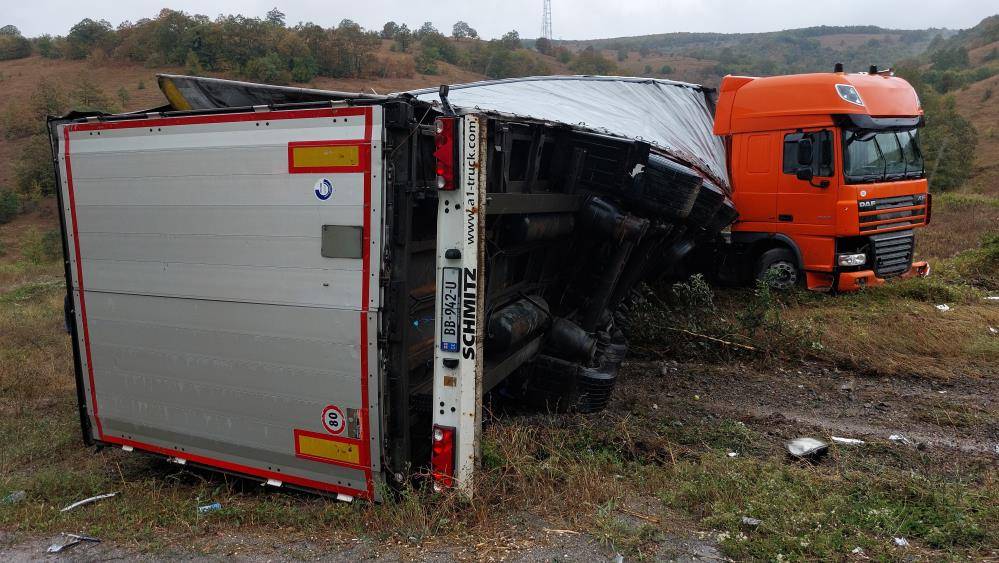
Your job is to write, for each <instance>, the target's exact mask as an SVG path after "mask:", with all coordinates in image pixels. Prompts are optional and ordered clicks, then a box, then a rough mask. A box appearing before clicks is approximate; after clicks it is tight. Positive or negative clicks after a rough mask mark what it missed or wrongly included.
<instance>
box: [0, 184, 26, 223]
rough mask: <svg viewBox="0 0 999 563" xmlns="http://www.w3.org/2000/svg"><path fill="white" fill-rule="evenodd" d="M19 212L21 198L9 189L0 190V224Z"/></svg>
mask: <svg viewBox="0 0 999 563" xmlns="http://www.w3.org/2000/svg"><path fill="white" fill-rule="evenodd" d="M20 212H21V198H20V197H18V195H17V193H15V192H13V191H11V190H0V224H3V223H7V222H8V221H10V220H11V219H13V218H14V217H16V216H17V214H18V213H20Z"/></svg>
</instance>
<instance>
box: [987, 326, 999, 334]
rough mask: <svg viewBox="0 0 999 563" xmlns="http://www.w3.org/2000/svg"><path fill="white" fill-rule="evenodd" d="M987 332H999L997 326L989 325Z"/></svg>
mask: <svg viewBox="0 0 999 563" xmlns="http://www.w3.org/2000/svg"><path fill="white" fill-rule="evenodd" d="M989 332H991V333H992V334H999V328H996V327H994V326H990V327H989Z"/></svg>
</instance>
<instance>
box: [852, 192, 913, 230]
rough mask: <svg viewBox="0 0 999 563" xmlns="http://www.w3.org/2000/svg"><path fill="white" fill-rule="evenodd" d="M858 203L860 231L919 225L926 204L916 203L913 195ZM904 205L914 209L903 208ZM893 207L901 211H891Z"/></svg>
mask: <svg viewBox="0 0 999 563" xmlns="http://www.w3.org/2000/svg"><path fill="white" fill-rule="evenodd" d="M858 203H859V213H860V231H861V232H868V231H881V230H885V229H895V228H898V227H909V226H914V225H921V224H923V223H924V222H925V221H926V205H925V204H921V203H916V196H915V195H900V196H895V197H883V198H879V199H867V200H861V201H860V202H858ZM906 207H916V209H905V208H906ZM895 209H902V211H893V210H895ZM876 212H877V213H876Z"/></svg>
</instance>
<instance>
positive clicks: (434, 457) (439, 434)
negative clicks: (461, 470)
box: [430, 424, 454, 491]
mask: <svg viewBox="0 0 999 563" xmlns="http://www.w3.org/2000/svg"><path fill="white" fill-rule="evenodd" d="M430 466H431V469H432V471H433V477H434V491H442V490H444V489H446V488H450V487H452V486H454V428H451V427H449V426H439V425H437V424H435V425H434V443H433V447H432V449H431V453H430Z"/></svg>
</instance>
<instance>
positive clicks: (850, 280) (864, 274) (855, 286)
mask: <svg viewBox="0 0 999 563" xmlns="http://www.w3.org/2000/svg"><path fill="white" fill-rule="evenodd" d="M928 275H930V265H929V263H927V262H913V263H912V267H911V268H909V271H907V272H905V273H904V274H902V275H901V276H899V277H900V278H902V279H908V278H912V277H916V276H920V277H922V276H928ZM884 283H885V280H884V279H883V278H879V277H877V276H876V275H874V270H863V271H860V272H842V273H840V275H839V284H837V286H836V289H837V290H839V291H843V292H848V291H857V290H860V289H864V288H865V287H877V286H879V285H882V284H884Z"/></svg>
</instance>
